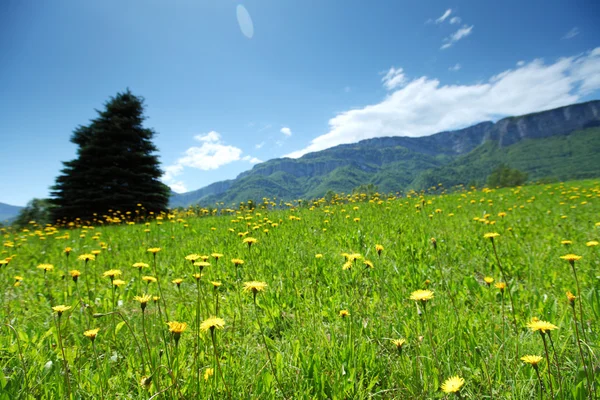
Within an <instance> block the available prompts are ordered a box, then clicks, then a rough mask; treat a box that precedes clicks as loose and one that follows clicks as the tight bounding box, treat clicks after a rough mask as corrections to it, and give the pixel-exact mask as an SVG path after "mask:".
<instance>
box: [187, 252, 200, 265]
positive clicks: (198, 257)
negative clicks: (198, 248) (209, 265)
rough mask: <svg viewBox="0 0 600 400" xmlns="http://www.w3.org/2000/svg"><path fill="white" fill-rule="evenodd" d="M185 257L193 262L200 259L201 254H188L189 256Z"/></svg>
mask: <svg viewBox="0 0 600 400" xmlns="http://www.w3.org/2000/svg"><path fill="white" fill-rule="evenodd" d="M185 259H186V260H188V261H191V262H192V263H193V262H194V261H196V260H198V259H200V255H198V254H195V253H194V254H188V255H187V256H185Z"/></svg>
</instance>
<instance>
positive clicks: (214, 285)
mask: <svg viewBox="0 0 600 400" xmlns="http://www.w3.org/2000/svg"><path fill="white" fill-rule="evenodd" d="M210 283H211V284H212V285H213V289H218V288H219V286H221V285H222V284H221V282H219V281H211V282H210Z"/></svg>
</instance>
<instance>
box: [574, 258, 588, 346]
mask: <svg viewBox="0 0 600 400" xmlns="http://www.w3.org/2000/svg"><path fill="white" fill-rule="evenodd" d="M570 264H571V269H572V270H573V276H574V277H575V284H576V285H577V295H578V296H579V314H580V315H581V331H582V333H583V339H584V340H585V341H586V343H587V342H588V339H587V335H586V333H585V325H584V322H585V316H584V314H583V305H582V303H583V294H582V293H581V289H580V288H579V279H577V271H576V270H575V261H571V262H570Z"/></svg>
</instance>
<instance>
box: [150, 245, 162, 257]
mask: <svg viewBox="0 0 600 400" xmlns="http://www.w3.org/2000/svg"><path fill="white" fill-rule="evenodd" d="M160 250H161V249H160V247H151V248H149V249H148V253H152V254H153V255H156V253H158V252H159V251H160Z"/></svg>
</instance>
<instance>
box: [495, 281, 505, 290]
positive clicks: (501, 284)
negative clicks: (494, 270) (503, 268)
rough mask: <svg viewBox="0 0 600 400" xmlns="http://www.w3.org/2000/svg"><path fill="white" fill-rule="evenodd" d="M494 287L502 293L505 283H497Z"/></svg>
mask: <svg viewBox="0 0 600 400" xmlns="http://www.w3.org/2000/svg"><path fill="white" fill-rule="evenodd" d="M494 286H496V289H500V291H501V292H504V289H506V282H497V283H496V284H495V285H494Z"/></svg>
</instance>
